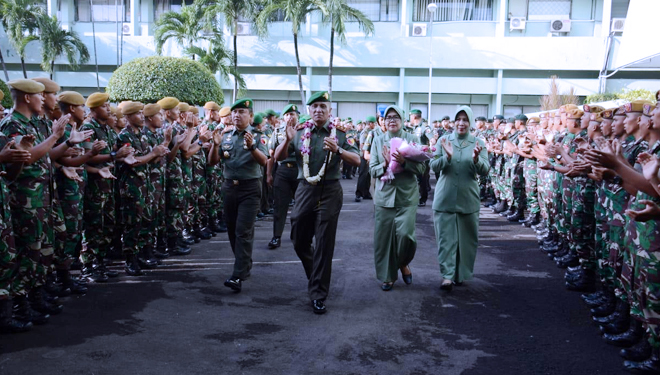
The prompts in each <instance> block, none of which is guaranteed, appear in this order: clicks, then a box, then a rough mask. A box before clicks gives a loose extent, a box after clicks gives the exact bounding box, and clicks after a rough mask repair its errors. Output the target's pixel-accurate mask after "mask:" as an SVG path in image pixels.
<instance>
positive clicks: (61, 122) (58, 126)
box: [51, 114, 82, 142]
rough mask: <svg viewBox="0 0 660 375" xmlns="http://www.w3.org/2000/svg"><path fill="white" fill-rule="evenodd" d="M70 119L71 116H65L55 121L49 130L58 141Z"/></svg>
mask: <svg viewBox="0 0 660 375" xmlns="http://www.w3.org/2000/svg"><path fill="white" fill-rule="evenodd" d="M70 118H71V114H67V115H64V116H62V117H60V118H58V119H57V121H55V122H54V123H53V127H52V128H51V130H52V131H53V135H54V136H55V137H57V138H58V139H59V138H62V136H63V135H64V131H65V130H66V124H68V123H69V119H70ZM81 142H82V141H81Z"/></svg>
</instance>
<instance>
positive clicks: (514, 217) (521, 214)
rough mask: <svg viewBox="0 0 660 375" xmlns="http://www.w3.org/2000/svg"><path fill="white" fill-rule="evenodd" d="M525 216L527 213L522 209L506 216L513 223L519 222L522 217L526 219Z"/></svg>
mask: <svg viewBox="0 0 660 375" xmlns="http://www.w3.org/2000/svg"><path fill="white" fill-rule="evenodd" d="M524 218H525V215H524V212H522V211H517V212H515V213H514V214H513V215H509V216H507V217H506V219H507V220H508V221H510V222H512V223H517V222H518V221H520V219H524Z"/></svg>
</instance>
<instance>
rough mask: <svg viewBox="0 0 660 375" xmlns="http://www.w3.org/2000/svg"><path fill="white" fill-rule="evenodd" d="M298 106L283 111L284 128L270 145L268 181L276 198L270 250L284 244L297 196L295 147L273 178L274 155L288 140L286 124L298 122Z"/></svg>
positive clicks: (278, 130) (278, 164) (279, 163)
mask: <svg viewBox="0 0 660 375" xmlns="http://www.w3.org/2000/svg"><path fill="white" fill-rule="evenodd" d="M299 114H300V113H299V112H298V106H297V105H295V104H289V105H287V106H286V107H284V109H283V110H282V118H283V119H284V122H283V123H282V126H280V127H278V128H277V129H275V132H273V136H272V137H271V139H270V142H269V144H268V149H269V152H270V157H271V158H270V159H269V160H268V163H269V166H271V167H269V168H268V179H269V181H270V182H269V184H270V185H272V186H273V195H274V197H275V209H274V213H273V238H272V239H271V240H270V242H269V243H268V248H269V249H275V248H278V247H280V245H281V244H282V233H283V232H284V225H285V224H286V216H287V213H288V210H289V203H290V202H291V199H293V197H294V196H295V195H296V189H298V168H297V165H296V151H295V148H294V146H293V145H289V150H288V153H289V155H288V156H287V158H286V159H284V160H282V161H278V162H277V169H276V170H275V176H274V177H273V171H272V164H273V161H274V157H273V156H274V153H275V150H277V147H278V146H279V145H280V144H281V143H283V142H284V141H285V140H286V124H287V123H288V122H289V121H291V122H294V121H295V122H296V123H297V122H298V115H299Z"/></svg>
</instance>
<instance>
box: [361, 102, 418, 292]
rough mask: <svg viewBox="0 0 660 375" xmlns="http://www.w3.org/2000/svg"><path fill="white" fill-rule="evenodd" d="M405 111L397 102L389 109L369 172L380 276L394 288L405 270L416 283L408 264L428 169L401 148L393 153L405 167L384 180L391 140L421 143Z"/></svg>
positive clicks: (414, 246) (387, 286)
mask: <svg viewBox="0 0 660 375" xmlns="http://www.w3.org/2000/svg"><path fill="white" fill-rule="evenodd" d="M402 124H403V111H402V110H401V108H399V107H396V106H389V107H387V109H386V110H385V127H386V128H387V130H386V132H385V133H383V134H381V135H379V136H377V137H376V138H375V139H374V141H373V144H372V145H371V159H370V160H369V172H370V173H371V176H372V177H373V178H375V179H376V187H375V189H374V205H375V222H376V223H375V228H374V260H375V262H376V277H377V278H378V280H380V281H382V282H383V284H382V285H381V288H382V289H383V290H384V291H388V290H391V289H392V285H393V284H394V282H395V281H396V280H397V276H398V271H399V270H401V275H402V278H403V281H404V282H405V283H406V284H411V283H412V273H411V272H410V268H409V267H408V264H410V262H411V261H412V260H413V257H414V256H415V251H416V250H417V240H416V238H415V219H416V217H417V203H418V202H419V192H418V188H417V178H416V175H418V174H421V173H423V172H424V163H419V162H415V161H411V160H406V159H404V158H403V157H402V156H401V155H400V154H399V152H398V151H397V150H391V152H392V156H393V157H394V159H395V160H396V161H397V163H399V165H402V166H403V171H402V172H400V173H397V174H395V175H394V179H393V180H391V181H390V182H383V181H381V179H380V178H381V177H382V176H383V175H384V174H385V172H386V171H387V167H388V166H389V162H390V157H389V155H390V149H389V147H390V140H391V139H392V138H401V139H404V140H406V141H407V142H408V143H410V142H415V143H419V139H418V138H417V136H415V135H413V134H410V133H407V132H405V131H403V129H402V128H401V125H402Z"/></svg>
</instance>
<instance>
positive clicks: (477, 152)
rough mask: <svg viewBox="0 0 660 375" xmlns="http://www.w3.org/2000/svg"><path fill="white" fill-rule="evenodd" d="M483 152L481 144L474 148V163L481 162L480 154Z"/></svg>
mask: <svg viewBox="0 0 660 375" xmlns="http://www.w3.org/2000/svg"><path fill="white" fill-rule="evenodd" d="M480 153H481V146H479V145H476V146H474V150H472V161H473V162H474V164H477V163H478V162H479V154H480Z"/></svg>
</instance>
